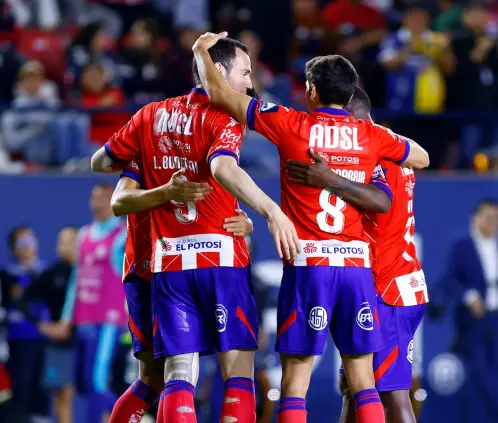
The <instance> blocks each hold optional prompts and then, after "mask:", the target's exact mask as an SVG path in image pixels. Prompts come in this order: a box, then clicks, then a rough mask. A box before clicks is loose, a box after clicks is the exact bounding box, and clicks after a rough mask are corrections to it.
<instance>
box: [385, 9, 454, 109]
mask: <svg viewBox="0 0 498 423" xmlns="http://www.w3.org/2000/svg"><path fill="white" fill-rule="evenodd" d="M429 23H430V16H429V13H428V12H427V11H426V10H424V9H418V8H411V9H408V10H407V11H406V13H405V15H404V17H403V26H402V27H401V28H400V29H399V30H398V31H396V32H394V33H391V34H390V35H389V36H388V37H387V38H386V39H385V40H384V42H383V43H382V47H381V52H380V54H379V60H380V62H381V63H382V64H383V65H384V67H385V68H386V70H387V95H388V98H389V103H388V107H389V108H390V109H393V110H404V111H413V110H415V111H417V112H419V113H437V112H440V111H441V110H442V109H443V107H444V101H445V96H446V87H445V81H444V78H443V74H442V71H450V70H451V65H452V57H451V54H449V52H448V50H447V45H448V39H447V37H445V36H444V35H442V34H436V33H434V32H433V31H431V30H430V29H429Z"/></svg>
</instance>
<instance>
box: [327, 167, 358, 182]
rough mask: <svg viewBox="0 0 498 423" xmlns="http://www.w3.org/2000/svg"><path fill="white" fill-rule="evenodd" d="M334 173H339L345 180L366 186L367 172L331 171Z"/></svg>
mask: <svg viewBox="0 0 498 423" xmlns="http://www.w3.org/2000/svg"><path fill="white" fill-rule="evenodd" d="M331 170H332V172H335V173H337V174H338V175H340V176H342V177H343V178H346V179H349V180H350V181H353V182H359V183H362V184H364V183H365V178H366V172H364V171H362V170H349V169H331Z"/></svg>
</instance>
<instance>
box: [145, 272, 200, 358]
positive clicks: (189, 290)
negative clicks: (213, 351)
mask: <svg viewBox="0 0 498 423" xmlns="http://www.w3.org/2000/svg"><path fill="white" fill-rule="evenodd" d="M191 272H192V271H191V270H183V271H174V272H162V273H154V274H153V276H152V314H153V337H154V357H155V358H162V357H168V356H174V355H180V354H188V353H194V352H203V351H205V350H207V349H208V342H207V338H206V326H205V322H204V318H203V314H202V309H201V308H200V304H199V303H198V300H197V299H196V298H195V293H194V291H195V283H194V279H193V276H192V273H191Z"/></svg>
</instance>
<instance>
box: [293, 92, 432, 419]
mask: <svg viewBox="0 0 498 423" xmlns="http://www.w3.org/2000/svg"><path fill="white" fill-rule="evenodd" d="M347 110H349V111H351V113H352V114H353V116H355V117H356V118H359V119H367V120H371V118H370V99H369V98H368V95H367V94H366V93H365V92H364V91H363V90H362V89H361V88H357V89H356V91H355V94H354V96H353V98H352V99H351V101H350V102H349V104H348V107H347ZM315 159H316V160H317V161H316V162H315V163H314V164H309V163H305V162H302V163H292V165H291V166H290V167H289V168H290V169H291V172H292V177H293V178H295V179H297V180H299V181H300V182H304V183H307V184H309V185H313V186H323V187H329V188H330V189H332V190H334V191H336V187H340V188H339V190H340V192H341V195H343V198H344V197H346V198H349V199H352V197H351V196H352V195H353V193H354V192H355V191H356V192H357V191H358V190H360V189H362V187H360V186H359V184H354V183H351V182H349V181H347V180H345V179H344V178H342V177H341V176H338V175H336V174H333V173H332V172H330V169H328V168H327V167H326V166H324V165H323V163H322V164H321V163H320V157H315ZM380 165H381V167H382V171H383V172H384V174H385V177H386V180H387V183H388V185H389V187H390V188H391V190H392V191H393V193H394V197H393V200H392V205H391V208H390V210H389V212H388V213H386V214H375V213H367V214H365V217H364V219H363V222H364V228H365V233H366V234H367V236H368V238H369V239H370V245H371V249H372V255H373V265H372V270H373V274H374V282H375V288H376V291H377V299H378V303H377V309H378V315H379V320H380V328H381V332H382V335H383V338H384V348H383V349H382V350H380V351H378V352H376V353H375V354H374V358H373V365H374V367H373V368H374V376H375V382H376V387H377V390H378V391H379V393H380V397H381V399H382V402H383V404H384V406H385V407H386V410H387V417H388V419H387V420H388V422H390V423H400V422H403V423H405V422H406V423H415V422H416V418H415V414H414V412H413V407H412V405H411V402H410V395H409V390H410V388H411V387H412V357H413V346H414V341H413V338H414V335H415V331H416V330H417V328H418V326H419V324H420V322H421V320H422V317H423V315H424V311H425V304H426V303H427V302H428V294H427V285H426V283H425V277H424V272H423V271H422V267H421V266H420V263H419V261H418V259H417V254H416V250H415V244H414V241H413V236H414V233H415V220H414V214H413V194H414V187H415V175H414V172H413V169H412V168H410V167H400V166H397V165H396V164H394V163H392V162H389V161H385V160H382V161H381V162H380ZM346 201H348V200H346ZM355 205H357V204H355ZM341 390H342V391H343V394H344V403H343V411H342V415H341V422H344V423H354V422H355V421H356V418H355V411H354V403H353V401H351V395H350V394H349V392H348V390H347V381H346V379H345V377H344V375H342V376H341Z"/></svg>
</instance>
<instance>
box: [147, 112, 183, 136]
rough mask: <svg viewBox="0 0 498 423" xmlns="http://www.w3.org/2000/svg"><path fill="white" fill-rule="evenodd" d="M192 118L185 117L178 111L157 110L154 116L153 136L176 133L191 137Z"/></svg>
mask: <svg viewBox="0 0 498 423" xmlns="http://www.w3.org/2000/svg"><path fill="white" fill-rule="evenodd" d="M192 120H193V116H187V115H186V114H185V113H183V112H182V111H180V110H178V109H176V110H175V109H173V110H171V111H167V110H166V109H165V108H161V109H158V110H157V112H156V115H155V116H154V125H153V131H154V135H162V134H165V133H168V132H169V133H176V134H178V135H193V132H192Z"/></svg>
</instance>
